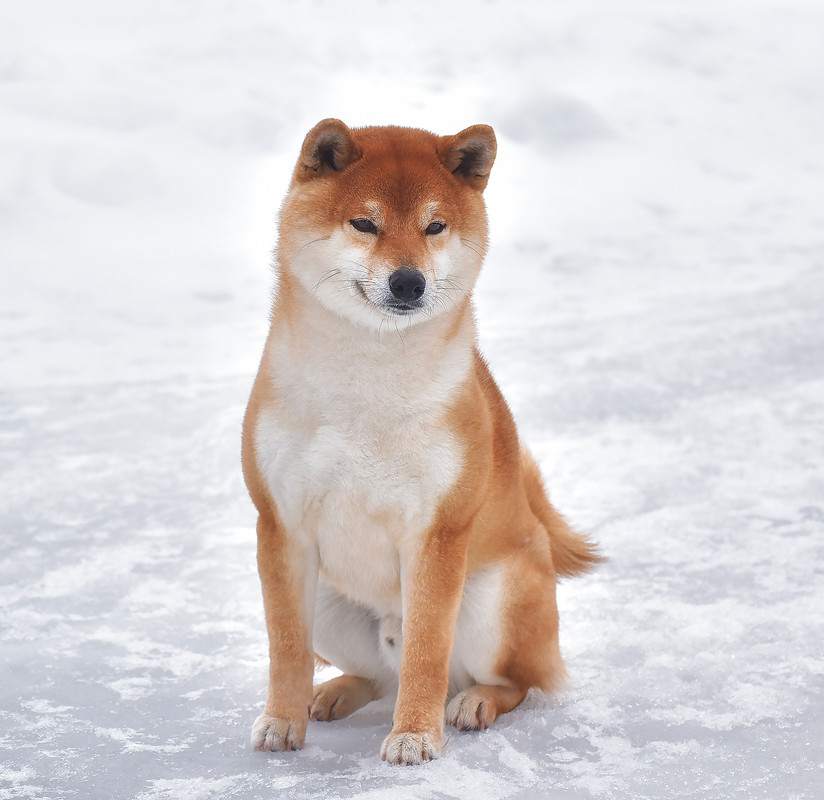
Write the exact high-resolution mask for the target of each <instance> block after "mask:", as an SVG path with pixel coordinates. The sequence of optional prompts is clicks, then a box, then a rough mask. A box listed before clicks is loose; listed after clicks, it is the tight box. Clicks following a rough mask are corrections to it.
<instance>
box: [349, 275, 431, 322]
mask: <svg viewBox="0 0 824 800" xmlns="http://www.w3.org/2000/svg"><path fill="white" fill-rule="evenodd" d="M355 290H356V292H357V294H358V295H359V296H360V297H361V299H362V300H363V301H364V304H365V305H366V306H367V307H368V308H369V309H370V310H372V311H375V312H377V313H378V314H380V315H382V316H383V317H384V318H386V317H389V318H393V317H395V318H396V317H406V318H408V319H409V318H413V317H420V316H421V315H424V314H426V313H427V312H430V314H431V304H430V303H428V302H426V301H425V300H413V301H411V302H408V301H403V300H395V299H394V298H383V297H382V298H380V299H377V300H373V299H372V298H371V297H370V296H369V295H368V294H367V293H366V290H365V289H364V287H363V286H362V285H361V284H360V283H358V282H355Z"/></svg>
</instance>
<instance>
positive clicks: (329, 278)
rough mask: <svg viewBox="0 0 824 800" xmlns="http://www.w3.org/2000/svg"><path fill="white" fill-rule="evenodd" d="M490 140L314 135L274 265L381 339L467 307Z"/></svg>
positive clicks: (368, 131)
mask: <svg viewBox="0 0 824 800" xmlns="http://www.w3.org/2000/svg"><path fill="white" fill-rule="evenodd" d="M495 151H496V142H495V134H494V132H493V130H492V128H490V127H489V126H487V125H473V126H472V127H471V128H467V129H466V130H463V131H461V132H460V133H458V134H456V135H454V136H440V137H439V136H435V135H434V134H431V133H428V132H426V131H422V130H416V129H413V128H395V127H386V128H379V127H373V128H358V129H354V130H351V129H349V128H348V127H347V126H346V125H344V124H343V123H342V122H341V121H340V120H336V119H327V120H324V121H323V122H320V123H318V124H317V125H316V126H315V127H314V128H313V129H312V130H311V131H310V132H309V134H308V135H307V137H306V140H305V141H304V143H303V148H302V150H301V154H300V158H299V159H298V163H297V166H296V167H295V171H294V175H293V179H292V185H291V187H290V190H289V194H288V195H287V197H286V200H285V201H284V205H283V209H282V213H281V230H280V243H279V248H278V249H279V254H280V261H281V265H282V268H284V269H288V270H290V271H291V273H292V274H293V275H294V276H295V277H296V278H297V279H298V280H299V281H300V282H301V284H302V285H303V286H304V287H305V288H306V289H307V290H308V291H310V292H312V293H313V294H314V295H315V296H316V297H317V298H318V299H319V300H320V301H321V302H322V303H323V304H324V305H325V306H326V307H327V308H329V309H330V310H332V311H334V312H335V313H337V314H340V315H341V316H344V317H347V318H349V319H351V320H353V321H355V322H360V323H363V324H367V325H370V326H372V327H376V328H379V327H380V325H381V324H382V323H383V322H385V321H386V320H387V318H390V319H391V318H394V319H396V320H397V319H398V318H399V317H405V318H406V320H405V321H406V322H407V323H408V324H413V323H417V322H420V321H423V320H426V319H429V318H431V317H433V316H435V315H437V314H440V313H443V312H445V311H448V310H450V309H453V308H455V307H457V306H461V305H463V303H464V302H466V300H467V298H468V296H469V294H470V292H471V291H472V288H473V286H474V284H475V280H476V279H477V276H478V273H479V271H480V268H481V262H482V260H483V257H484V254H485V252H486V244H487V222H486V209H485V206H484V202H483V198H482V192H483V190H484V188H485V187H486V184H487V181H488V180H489V171H490V169H491V168H492V163H493V161H494V160H495Z"/></svg>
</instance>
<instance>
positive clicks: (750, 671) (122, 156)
mask: <svg viewBox="0 0 824 800" xmlns="http://www.w3.org/2000/svg"><path fill="white" fill-rule="evenodd" d="M822 42H824V6H822V4H821V3H819V2H814V1H813V0H810V1H809V2H804V1H803V0H755V1H754V2H748V3H743V2H735V1H734V0H730V1H729V2H718V0H713V1H712V2H709V0H690V1H689V2H687V0H674V1H673V2H667V3H660V2H654V1H653V0H627V2H623V3H610V2H607V0H603V1H602V2H593V1H592V0H581V1H580V2H576V3H562V2H557V1H555V0H553V1H552V2H538V0H536V1H535V2H532V3H526V2H515V1H513V0H508V2H491V1H490V2H466V1H465V0H464V1H463V2H450V3H446V2H444V3H431V2H415V3H412V2H404V3H395V2H378V1H376V0H373V2H357V1H355V2H347V3H340V2H328V1H327V0H315V2H290V3H287V2H284V1H283V0H281V1H280V2H272V0H267V1H266V2H264V1H263V0H261V1H260V2H247V1H246V0H242V1H241V0H237V1H236V2H231V3H229V2H206V3H194V2H182V1H178V2H166V3H156V2H155V3H152V2H150V3H147V2H114V3H112V2H96V3H95V2H85V1H84V0H79V1H78V2H71V3H59V2H56V1H55V2H39V1H38V0H27V2H25V3H22V2H18V3H11V2H6V3H4V4H3V6H2V10H0V536H1V537H2V539H0V541H1V542H2V549H0V631H2V642H1V643H0V660H1V661H2V667H1V668H0V669H1V671H0V675H1V676H2V678H1V679H0V798H49V799H50V800H51V799H54V800H57V799H60V798H106V799H111V798H130V799H132V800H164V799H166V798H173V799H174V800H211V799H212V798H243V799H244V800H256V799H257V798H261V799H262V798H301V799H302V798H307V799H309V798H360V799H361V800H367V798H369V800H373V799H374V800H378V799H379V798H384V797H392V798H395V800H404V799H406V798H408V799H410V800H411V799H412V798H415V799H418V798H465V797H478V798H505V797H513V798H542V797H549V798H557V799H558V800H587V798H621V799H624V798H633V799H636V798H674V797H688V798H719V799H720V798H723V799H724V800H728V799H729V798H748V799H749V798H770V800H774V798H782V800H798V799H799V798H819V797H821V796H822V795H824V777H822V773H823V772H824V746H823V745H822V743H823V742H824V696H823V695H824V630H822V608H824V579H822V571H823V570H822V557H823V556H824V312H823V311H822V309H824V46H822ZM329 116H336V117H340V118H341V119H343V120H344V121H345V122H347V123H348V124H349V125H352V126H356V125H366V124H385V123H394V124H407V125H414V126H417V127H423V128H428V129H430V130H434V131H436V132H438V133H454V132H457V131H458V130H460V129H461V128H464V127H466V126H467V125H470V124H474V123H478V122H484V123H489V124H492V125H494V126H495V128H496V130H497V132H498V136H499V158H498V162H497V164H496V166H495V169H494V170H493V173H492V180H491V183H490V186H489V189H488V192H487V198H488V205H489V210H490V215H491V223H492V249H491V253H490V256H489V258H488V261H487V266H486V272H485V274H484V276H483V279H482V281H481V284H480V287H479V290H478V298H477V300H478V303H477V305H478V312H479V319H480V327H481V332H482V334H481V335H482V344H483V349H484V351H485V353H486V355H487V356H488V358H489V360H490V361H491V363H492V366H493V370H494V372H495V374H496V375H497V377H498V380H499V382H500V384H501V385H502V387H503V389H504V392H505V394H506V395H507V397H508V398H509V400H510V403H511V405H512V407H513V410H514V411H515V414H516V416H517V418H518V420H519V422H520V424H521V426H522V430H523V434H524V436H525V438H526V439H527V440H528V441H529V442H530V443H531V444H532V445H533V447H534V450H535V452H536V454H537V456H538V458H539V460H540V462H541V465H542V467H543V469H544V472H545V474H546V476H547V478H548V482H549V485H550V488H551V491H552V494H553V498H554V500H555V502H556V504H557V505H558V506H559V507H560V508H561V509H562V510H563V511H564V512H565V513H566V514H567V515H568V516H569V517H570V518H571V519H572V520H573V521H574V522H575V523H577V525H578V526H579V527H581V528H582V529H584V530H587V531H590V532H591V533H592V534H593V536H594V538H595V539H596V540H598V541H599V542H600V543H601V544H602V546H603V548H604V550H605V551H606V553H607V554H608V555H609V557H610V559H611V561H610V563H609V564H607V565H605V566H604V567H603V568H601V569H600V570H599V571H598V572H597V573H595V574H593V575H592V576H589V577H586V578H584V579H581V580H577V581H569V582H567V583H564V584H563V585H562V587H561V589H560V604H561V620H562V631H561V644H562V648H563V650H564V653H565V655H566V658H567V662H568V667H569V671H570V675H571V680H570V683H569V687H568V688H567V690H566V691H565V692H564V693H562V694H560V695H559V696H557V697H556V698H553V699H550V700H546V699H544V698H541V697H538V696H530V698H529V699H528V701H527V702H526V703H525V704H524V705H523V706H521V707H519V708H518V709H517V710H516V711H514V712H513V713H511V714H508V715H506V716H504V717H502V718H501V719H500V720H499V722H498V723H497V724H496V726H495V727H494V729H492V730H490V731H487V732H485V733H482V734H455V735H453V736H452V738H451V740H450V741H449V744H448V746H447V748H446V750H445V753H444V757H443V758H442V759H441V760H440V761H438V762H436V763H433V764H429V765H427V766H425V767H422V768H409V769H392V768H390V767H388V766H386V765H385V764H382V763H381V762H380V760H379V758H378V748H379V745H380V742H381V740H382V738H383V737H384V735H385V733H386V732H387V730H388V729H389V725H390V718H391V705H392V704H391V702H389V701H382V702H381V703H378V704H373V705H371V706H368V707H367V708H365V709H363V710H362V711H361V712H359V713H357V714H356V715H354V716H353V717H351V718H350V719H346V720H342V721H339V722H336V723H333V724H331V725H330V724H326V723H314V724H312V725H311V726H310V730H309V736H308V742H307V747H306V749H305V750H303V751H302V752H301V753H298V754H288V755H264V754H260V753H253V752H251V750H250V748H249V744H248V732H249V727H250V725H251V723H252V721H253V719H254V718H255V716H256V715H257V713H258V712H259V710H260V708H261V705H262V702H263V699H264V693H265V688H266V637H265V631H264V627H263V614H262V604H261V600H260V592H259V584H258V579H257V574H256V571H255V555H254V531H253V522H254V517H253V513H252V508H251V505H250V503H249V501H248V499H247V497H246V493H245V490H244V487H243V484H242V480H241V475H240V464H239V436H240V423H241V416H242V413H243V408H244V404H245V401H246V397H247V393H248V390H249V388H250V385H251V380H252V377H253V374H254V371H255V369H256V367H257V361H258V358H259V355H260V351H261V347H262V344H263V338H264V336H265V333H266V329H267V313H268V308H269V295H270V289H271V273H270V270H269V264H270V260H271V247H272V245H273V242H274V234H275V217H276V212H277V208H278V205H279V203H280V200H281V198H282V196H283V193H284V191H285V189H286V185H287V181H288V176H289V173H290V170H291V167H292V164H293V162H294V160H295V158H296V157H297V153H298V148H299V146H300V143H301V141H302V138H303V136H304V134H305V133H306V131H307V130H308V129H309V128H310V127H311V126H312V125H313V124H314V123H315V122H317V121H318V120H320V119H322V118H324V117H329Z"/></svg>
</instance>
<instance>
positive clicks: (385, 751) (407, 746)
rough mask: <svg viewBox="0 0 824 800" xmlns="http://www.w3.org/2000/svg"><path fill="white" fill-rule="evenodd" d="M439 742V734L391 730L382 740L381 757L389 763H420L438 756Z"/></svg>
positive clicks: (439, 752) (439, 753)
mask: <svg viewBox="0 0 824 800" xmlns="http://www.w3.org/2000/svg"><path fill="white" fill-rule="evenodd" d="M440 742H441V736H440V735H438V736H437V737H436V736H435V735H433V734H431V733H409V732H404V733H395V732H394V731H393V732H392V733H390V734H389V736H387V737H386V738H385V739H384V740H383V744H382V745H381V758H382V759H383V760H384V761H388V762H389V763H390V764H420V763H422V762H424V761H431V760H432V759H434V758H439V757H440V755H441V744H440Z"/></svg>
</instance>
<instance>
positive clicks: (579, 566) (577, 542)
mask: <svg viewBox="0 0 824 800" xmlns="http://www.w3.org/2000/svg"><path fill="white" fill-rule="evenodd" d="M521 471H522V473H523V476H524V485H525V487H526V493H527V497H528V498H529V505H530V507H531V508H532V513H533V514H535V516H536V517H538V519H539V520H540V522H541V524H542V525H543V526H544V528H546V532H547V534H548V535H549V544H550V548H551V549H552V561H553V563H554V565H555V571H556V572H557V573H558V575H569V576H573V575H581V574H583V573H584V572H589V570H591V569H593V568H594V567H595V565H596V564H600V563H602V562H604V561H606V558H604V557H603V556H602V555H601V554H600V553H599V552H598V548H597V547H596V545H594V544H593V543H592V542H590V541H589V539H587V537H586V536H584V535H583V534H580V533H578V532H577V531H574V530H572V528H570V526H569V524H568V523H567V521H566V520H565V519H564V518H563V517H562V516H561V515H560V514H559V513H558V512H557V511H556V510H555V509H554V508H553V507H552V504H551V503H550V502H549V499H548V498H547V494H546V488H545V487H544V482H543V479H542V478H541V472H540V470H539V469H538V465H537V464H536V463H535V459H534V458H533V457H532V454H531V453H530V452H529V451H528V450H527V449H526V448H525V447H521Z"/></svg>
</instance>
